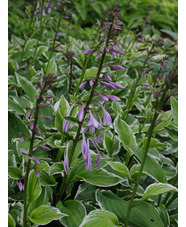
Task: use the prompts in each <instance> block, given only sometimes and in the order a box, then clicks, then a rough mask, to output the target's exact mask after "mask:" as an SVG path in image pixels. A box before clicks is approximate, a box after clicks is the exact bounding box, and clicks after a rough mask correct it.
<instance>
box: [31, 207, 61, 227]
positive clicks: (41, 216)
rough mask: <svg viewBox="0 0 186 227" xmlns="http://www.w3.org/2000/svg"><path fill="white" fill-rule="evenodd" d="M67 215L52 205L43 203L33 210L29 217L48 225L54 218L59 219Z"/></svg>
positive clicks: (35, 221)
mask: <svg viewBox="0 0 186 227" xmlns="http://www.w3.org/2000/svg"><path fill="white" fill-rule="evenodd" d="M63 216H65V214H63V213H61V212H60V211H59V210H58V209H57V208H55V207H52V206H46V205H42V206H40V207H38V208H36V209H35V210H33V211H32V213H31V215H30V216H29V219H30V220H31V221H32V222H33V223H36V224H40V225H46V224H48V223H49V222H51V221H52V220H58V219H60V218H62V217H63Z"/></svg>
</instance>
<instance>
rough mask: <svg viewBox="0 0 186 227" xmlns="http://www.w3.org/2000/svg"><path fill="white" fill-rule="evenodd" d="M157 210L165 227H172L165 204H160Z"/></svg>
mask: <svg viewBox="0 0 186 227" xmlns="http://www.w3.org/2000/svg"><path fill="white" fill-rule="evenodd" d="M157 210H158V211H159V214H160V217H161V219H162V221H163V224H164V226H170V217H169V214H168V212H167V209H166V206H165V205H164V204H160V205H159V207H157Z"/></svg>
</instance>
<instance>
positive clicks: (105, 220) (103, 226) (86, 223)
mask: <svg viewBox="0 0 186 227" xmlns="http://www.w3.org/2000/svg"><path fill="white" fill-rule="evenodd" d="M95 226H96V227H111V226H112V227H119V222H118V219H117V217H116V215H115V214H113V213H111V212H108V211H104V210H93V211H91V212H90V213H89V214H88V215H87V216H85V218H84V220H83V222H82V223H81V225H80V226H79V227H95Z"/></svg>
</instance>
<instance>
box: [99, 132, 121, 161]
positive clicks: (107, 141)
mask: <svg viewBox="0 0 186 227" xmlns="http://www.w3.org/2000/svg"><path fill="white" fill-rule="evenodd" d="M103 146H104V148H105V149H106V151H107V152H108V154H109V157H112V156H115V155H116V154H117V153H118V152H119V151H120V142H119V141H118V137H117V136H113V135H112V134H111V133H110V134H106V133H104V136H103Z"/></svg>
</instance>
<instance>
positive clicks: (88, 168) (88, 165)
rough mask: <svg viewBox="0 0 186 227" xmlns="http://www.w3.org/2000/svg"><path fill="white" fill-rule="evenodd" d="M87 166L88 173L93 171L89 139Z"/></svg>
mask: <svg viewBox="0 0 186 227" xmlns="http://www.w3.org/2000/svg"><path fill="white" fill-rule="evenodd" d="M85 165H86V170H87V171H89V170H91V169H92V162H91V155H90V150H89V139H87V157H86V161H85Z"/></svg>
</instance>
